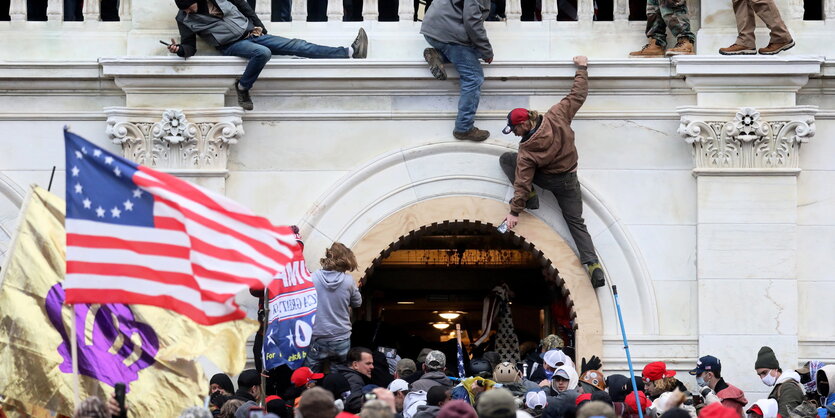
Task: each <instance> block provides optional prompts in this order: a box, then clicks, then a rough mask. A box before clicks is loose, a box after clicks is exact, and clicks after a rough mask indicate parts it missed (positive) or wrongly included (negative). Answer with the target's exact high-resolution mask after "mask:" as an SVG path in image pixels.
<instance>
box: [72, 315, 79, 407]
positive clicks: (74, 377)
mask: <svg viewBox="0 0 835 418" xmlns="http://www.w3.org/2000/svg"><path fill="white" fill-rule="evenodd" d="M70 308H71V309H72V316H71V318H72V319H71V320H70V334H71V336H70V352H71V356H72V383H73V385H72V394H73V410H75V408H78V405H79V403H80V400H81V399H80V398H81V396H80V395H79V393H78V392H79V381H78V335H76V324H75V323H76V317H75V305H74V304H71V305H70Z"/></svg>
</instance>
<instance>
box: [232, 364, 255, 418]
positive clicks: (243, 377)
mask: <svg viewBox="0 0 835 418" xmlns="http://www.w3.org/2000/svg"><path fill="white" fill-rule="evenodd" d="M232 399H240V400H242V401H243V402H244V403H243V405H241V406H240V407H239V409H240V408H244V410H248V408H249V407H250V406H256V405H257V401H258V400H260V399H261V373H258V371H257V370H255V369H247V370H244V371H242V372H241V374H240V375H238V390H236V391H235V395H233V396H232Z"/></svg>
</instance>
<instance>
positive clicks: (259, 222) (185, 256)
mask: <svg viewBox="0 0 835 418" xmlns="http://www.w3.org/2000/svg"><path fill="white" fill-rule="evenodd" d="M133 181H134V182H135V183H136V184H137V185H138V186H139V188H140V189H141V190H143V191H144V192H145V193H151V194H152V195H153V196H154V204H153V209H154V224H155V227H154V228H148V227H139V226H123V225H114V224H109V223H103V222H95V221H88V220H79V219H73V218H67V220H66V230H67V275H66V278H65V281H64V288H65V290H66V295H67V303H125V304H145V305H155V306H160V307H163V308H166V309H170V310H173V311H176V312H179V313H181V314H183V315H186V316H188V317H190V318H191V319H192V320H194V321H195V322H198V323H201V324H217V323H220V322H225V321H230V320H235V319H240V318H243V317H244V316H245V313H244V312H243V311H242V310H240V309H239V307H238V306H237V304H236V303H235V295H236V294H237V293H239V292H241V291H243V290H246V289H249V288H255V289H263V288H264V287H265V286H266V285H267V284H269V283H270V282H271V281H272V280H273V279H274V278H275V277H276V276H277V275H278V274H279V272H282V271H284V270H285V268H286V267H285V266H286V265H287V264H288V263H290V262H291V261H292V259H293V254H294V252H297V251H299V248H298V243H297V242H296V238H295V234H294V233H293V231H292V229H291V228H290V227H287V226H280V227H277V226H274V225H272V224H271V223H270V222H269V221H268V220H267V219H265V218H262V217H258V216H255V215H254V214H252V212H250V211H249V210H248V209H246V208H244V207H243V206H240V205H239V204H237V203H235V202H233V201H231V200H229V199H227V198H226V197H224V196H221V195H218V194H216V193H213V192H210V191H208V190H205V189H202V188H199V187H197V186H194V185H192V184H189V183H188V182H186V181H183V180H181V179H179V178H177V177H174V176H172V175H169V174H165V173H160V172H156V171H154V170H151V169H149V168H147V167H142V166H140V167H139V171H137V172H136V174H134V177H133Z"/></svg>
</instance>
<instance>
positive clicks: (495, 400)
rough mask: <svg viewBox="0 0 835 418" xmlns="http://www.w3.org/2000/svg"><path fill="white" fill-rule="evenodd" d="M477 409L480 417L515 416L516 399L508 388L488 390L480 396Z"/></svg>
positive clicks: (511, 417)
mask: <svg viewBox="0 0 835 418" xmlns="http://www.w3.org/2000/svg"><path fill="white" fill-rule="evenodd" d="M475 406H476V410H477V411H478V416H479V418H514V417H515V416H516V401H514V400H513V395H512V394H511V393H510V391H509V390H507V389H501V388H500V389H493V390H488V391H487V392H484V393H483V394H481V396H479V397H478V401H477V402H476V405H475Z"/></svg>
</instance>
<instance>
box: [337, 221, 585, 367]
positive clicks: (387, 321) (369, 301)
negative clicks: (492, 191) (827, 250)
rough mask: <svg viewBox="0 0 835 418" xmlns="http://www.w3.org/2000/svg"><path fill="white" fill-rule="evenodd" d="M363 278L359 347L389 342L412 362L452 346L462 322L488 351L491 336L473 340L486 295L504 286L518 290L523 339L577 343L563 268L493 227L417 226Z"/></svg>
mask: <svg viewBox="0 0 835 418" xmlns="http://www.w3.org/2000/svg"><path fill="white" fill-rule="evenodd" d="M361 281H362V283H363V286H362V294H363V306H362V307H361V308H360V309H358V310H357V311H356V312H355V320H356V321H355V327H354V334H353V339H354V344H355V345H363V344H365V345H368V346H372V347H391V348H395V349H396V350H397V352H398V354H400V355H401V356H402V357H409V358H412V359H414V358H415V357H416V356H417V354H418V352H419V351H420V350H421V349H422V348H424V347H432V348H439V349H444V351H449V347H450V345H453V347H454V335H455V334H454V330H455V325H456V324H458V325H460V327H461V330H462V340H463V342H464V346H465V347H466V348H467V349H468V351H472V352H473V353H474V356H478V355H479V353H480V352H483V351H490V350H492V348H493V347H492V344H493V340H494V338H492V337H491V338H489V339H488V340H487V341H486V342H485V343H484V344H481V345H479V346H478V347H472V345H471V344H472V343H473V342H474V341H475V340H476V339H477V338H479V337H480V336H481V335H482V329H483V322H482V320H483V318H482V317H483V307H484V299H485V297H487V296H488V295H490V294H491V290H492V289H493V288H494V287H496V286H498V285H500V284H502V283H505V284H507V286H508V287H509V289H510V291H511V294H512V297H511V298H510V308H511V312H512V316H513V324H514V328H515V333H516V335H517V337H518V339H519V342H520V343H524V342H527V341H531V342H539V340H540V339H541V338H542V337H543V336H545V335H548V334H557V335H559V336H560V337H562V339H563V341H564V342H565V344H566V345H569V346H573V345H574V335H575V331H576V327H575V322H574V314H573V311H572V309H571V302H570V300H569V299H568V298H567V296H568V292H567V291H566V290H565V288H564V286H563V282H562V280H561V279H560V277H559V274H558V272H557V271H556V270H555V268H554V267H553V266H552V264H551V262H550V261H549V260H547V258H545V257H544V256H543V255H542V252H541V251H539V250H537V249H536V248H535V247H534V246H533V245H532V244H530V243H528V242H526V241H525V240H524V239H522V238H521V237H519V236H517V235H515V234H513V233H512V232H509V233H505V234H501V233H499V232H498V231H496V229H495V227H494V226H492V225H488V224H483V223H481V222H477V221H476V222H471V221H455V222H443V223H436V224H432V225H428V226H424V227H422V228H419V229H417V230H413V231H411V232H410V233H409V234H407V235H404V236H402V237H401V238H400V239H398V240H397V241H396V242H392V243H391V244H390V245H389V247H388V248H386V249H385V250H384V251H382V252H381V253H380V256H379V257H377V258H376V259H375V260H374V262H373V263H372V265H371V267H370V268H368V269H367V270H366V271H365V272H364V274H363V277H362V279H361ZM441 314H458V316H457V317H455V318H451V319H445V318H444V317H442V315H441ZM444 316H447V317H448V318H449V317H451V316H453V315H444ZM496 328H497V327H496V324H495V323H494V324H493V327H492V332H495V330H496ZM450 340H452V341H450ZM453 359H454V357H453ZM449 360H450V359H449V357H448V361H449ZM453 364H454V363H453Z"/></svg>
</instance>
